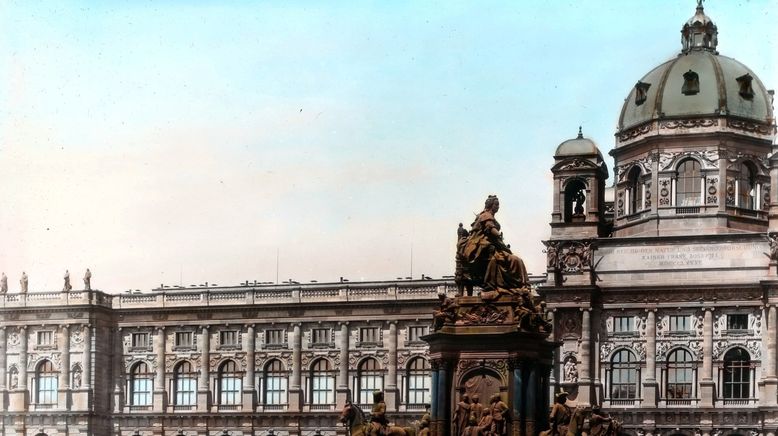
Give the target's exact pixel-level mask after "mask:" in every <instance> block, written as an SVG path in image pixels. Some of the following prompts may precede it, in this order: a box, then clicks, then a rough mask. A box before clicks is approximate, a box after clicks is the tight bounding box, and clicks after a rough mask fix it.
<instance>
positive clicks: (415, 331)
mask: <svg viewBox="0 0 778 436" xmlns="http://www.w3.org/2000/svg"><path fill="white" fill-rule="evenodd" d="M426 334H427V327H426V326H420V325H414V326H410V327H408V342H423V341H422V340H421V337H422V336H424V335H426Z"/></svg>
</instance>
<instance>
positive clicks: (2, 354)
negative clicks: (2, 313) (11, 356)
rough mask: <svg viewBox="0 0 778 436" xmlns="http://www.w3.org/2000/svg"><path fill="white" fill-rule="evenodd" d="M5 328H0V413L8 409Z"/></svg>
mask: <svg viewBox="0 0 778 436" xmlns="http://www.w3.org/2000/svg"><path fill="white" fill-rule="evenodd" d="M5 329H6V327H5V326H0V412H2V411H5V410H6V409H7V408H8V404H6V384H5V381H6V379H7V377H8V376H7V375H6V367H7V365H8V362H7V360H6V352H7V343H6V335H5Z"/></svg>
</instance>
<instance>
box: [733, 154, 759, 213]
mask: <svg viewBox="0 0 778 436" xmlns="http://www.w3.org/2000/svg"><path fill="white" fill-rule="evenodd" d="M758 189H759V188H758V186H757V183H756V171H755V170H754V168H753V167H752V166H751V164H749V163H745V162H744V163H741V164H740V165H738V173H737V179H736V181H735V191H736V192H737V206H738V207H742V208H744V209H759V207H758V206H759V201H758V199H759V196H758V192H757V190H758Z"/></svg>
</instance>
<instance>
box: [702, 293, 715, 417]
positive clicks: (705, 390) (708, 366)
mask: <svg viewBox="0 0 778 436" xmlns="http://www.w3.org/2000/svg"><path fill="white" fill-rule="evenodd" d="M715 387H716V383H715V382H714V381H713V309H712V308H709V307H708V308H705V315H704V317H703V326H702V377H701V380H700V406H701V407H713V396H714V392H715Z"/></svg>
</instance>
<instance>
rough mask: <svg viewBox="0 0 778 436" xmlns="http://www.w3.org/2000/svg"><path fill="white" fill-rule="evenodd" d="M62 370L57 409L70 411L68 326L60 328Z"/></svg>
mask: <svg viewBox="0 0 778 436" xmlns="http://www.w3.org/2000/svg"><path fill="white" fill-rule="evenodd" d="M59 343H60V344H62V351H61V352H60V368H59V380H58V382H57V384H58V385H59V386H58V392H57V408H58V409H62V410H70V395H69V394H70V328H69V327H68V325H67V324H65V325H62V326H61V327H60V341H59Z"/></svg>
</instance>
